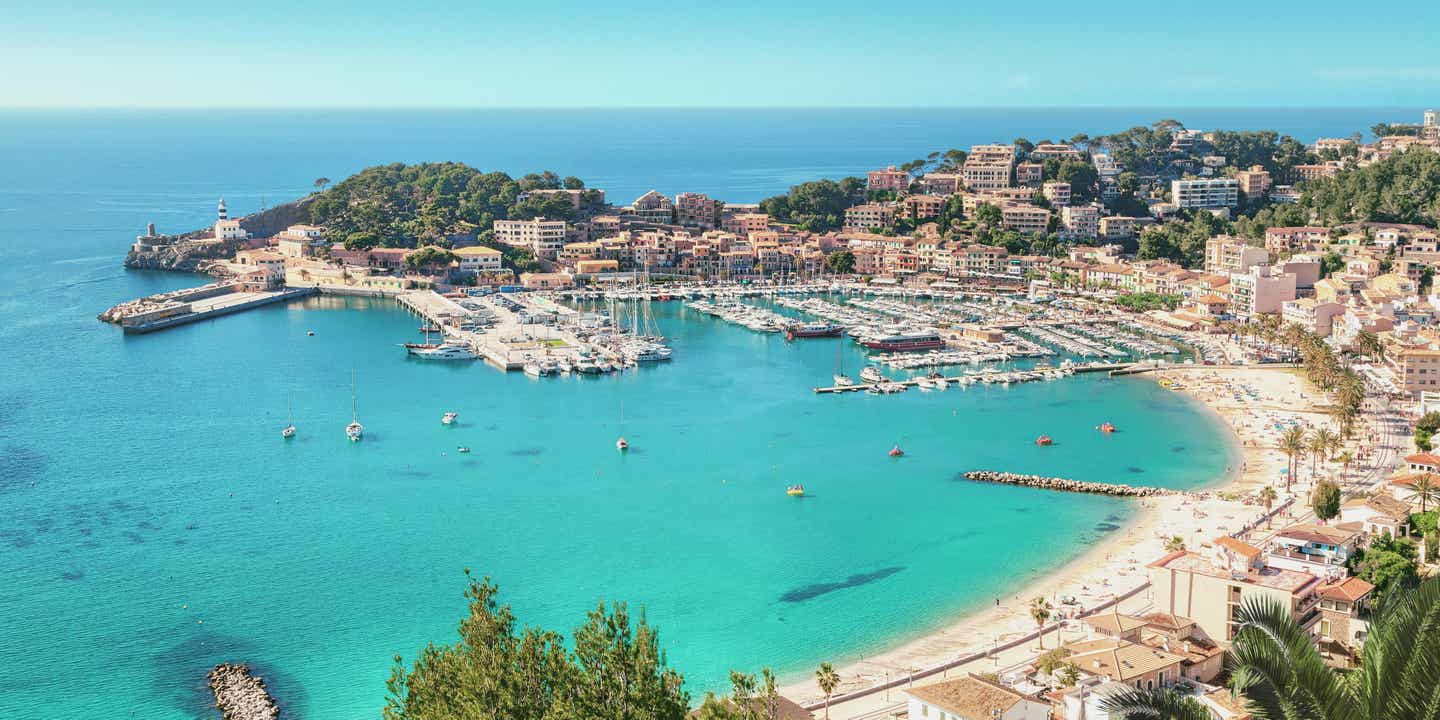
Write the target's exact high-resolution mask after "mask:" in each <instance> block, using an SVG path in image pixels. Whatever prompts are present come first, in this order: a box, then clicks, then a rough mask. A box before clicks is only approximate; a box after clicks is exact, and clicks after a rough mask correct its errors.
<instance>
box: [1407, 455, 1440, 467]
mask: <svg viewBox="0 0 1440 720" xmlns="http://www.w3.org/2000/svg"><path fill="white" fill-rule="evenodd" d="M1405 462H1407V463H1421V464H1424V465H1436V466H1440V455H1434V454H1432V453H1428V452H1422V453H1415V454H1414V455H1406V456H1405Z"/></svg>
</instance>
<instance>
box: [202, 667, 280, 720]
mask: <svg viewBox="0 0 1440 720" xmlns="http://www.w3.org/2000/svg"><path fill="white" fill-rule="evenodd" d="M208 679H209V681H210V692H212V693H214V695H215V707H216V708H219V710H220V713H221V715H222V716H223V717H224V718H225V720H277V719H278V718H279V717H280V706H279V705H277V704H275V698H273V697H270V691H268V690H266V689H265V681H264V680H262V679H260V677H259V676H258V675H254V674H252V673H251V672H250V667H249V666H248V665H241V664H233V663H222V664H220V665H216V666H215V669H213V670H211V671H210V675H209V677H208Z"/></svg>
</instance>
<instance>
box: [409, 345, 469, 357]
mask: <svg viewBox="0 0 1440 720" xmlns="http://www.w3.org/2000/svg"><path fill="white" fill-rule="evenodd" d="M406 350H407V351H409V353H410V354H411V355H413V356H415V357H417V358H420V359H421V360H474V359H475V353H473V352H470V348H467V347H465V346H464V345H457V344H455V343H442V344H440V345H436V346H434V347H411V348H406Z"/></svg>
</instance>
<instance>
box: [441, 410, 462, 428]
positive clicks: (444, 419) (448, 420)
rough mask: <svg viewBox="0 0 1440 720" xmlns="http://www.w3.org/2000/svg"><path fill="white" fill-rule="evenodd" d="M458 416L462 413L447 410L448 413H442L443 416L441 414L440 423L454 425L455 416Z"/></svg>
mask: <svg viewBox="0 0 1440 720" xmlns="http://www.w3.org/2000/svg"><path fill="white" fill-rule="evenodd" d="M458 417H460V413H453V412H447V413H445V414H444V415H441V416H440V424H442V425H454V424H455V418H458Z"/></svg>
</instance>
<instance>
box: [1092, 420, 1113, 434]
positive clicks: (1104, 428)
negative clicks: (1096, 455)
mask: <svg viewBox="0 0 1440 720" xmlns="http://www.w3.org/2000/svg"><path fill="white" fill-rule="evenodd" d="M1096 429H1097V430H1099V431H1100V432H1102V433H1105V434H1107V435H1108V434H1110V433H1113V432H1115V426H1114V425H1112V424H1110V423H1109V422H1103V423H1100V427H1098V428H1096Z"/></svg>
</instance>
